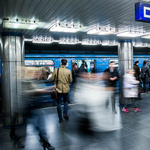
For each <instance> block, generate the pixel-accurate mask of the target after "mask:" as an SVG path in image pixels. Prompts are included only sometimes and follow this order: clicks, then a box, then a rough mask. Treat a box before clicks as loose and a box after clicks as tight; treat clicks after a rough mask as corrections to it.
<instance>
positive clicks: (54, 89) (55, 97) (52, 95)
mask: <svg viewBox="0 0 150 150" xmlns="http://www.w3.org/2000/svg"><path fill="white" fill-rule="evenodd" d="M58 74H59V68H58V69H57V78H56V88H55V86H54V87H53V88H52V90H51V92H50V95H51V98H52V99H55V100H57V99H58V92H57V88H58Z"/></svg>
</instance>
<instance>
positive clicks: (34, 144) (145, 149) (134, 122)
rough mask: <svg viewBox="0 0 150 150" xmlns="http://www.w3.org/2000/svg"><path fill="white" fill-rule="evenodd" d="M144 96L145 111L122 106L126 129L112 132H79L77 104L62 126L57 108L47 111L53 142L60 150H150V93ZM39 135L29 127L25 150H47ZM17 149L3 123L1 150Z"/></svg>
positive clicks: (70, 109)
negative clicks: (132, 110)
mask: <svg viewBox="0 0 150 150" xmlns="http://www.w3.org/2000/svg"><path fill="white" fill-rule="evenodd" d="M142 97H143V98H144V99H143V100H141V101H139V102H140V108H141V109H142V112H138V113H135V112H130V113H128V114H125V113H122V112H121V110H120V109H119V107H118V110H117V112H118V113H117V115H118V117H119V118H121V121H122V124H123V128H122V129H120V130H116V131H111V132H101V133H94V134H91V133H90V134H89V133H86V134H85V133H84V132H79V130H78V122H76V115H75V109H74V108H75V107H76V105H70V106H69V117H70V119H69V120H68V121H66V120H64V121H63V123H61V124H59V122H58V117H57V112H56V108H55V107H54V108H46V109H43V110H44V111H45V113H46V116H45V117H46V118H47V119H46V129H47V133H48V135H49V140H50V143H51V144H52V145H53V146H54V147H55V148H56V150H149V149H150V113H149V111H150V99H149V97H150V94H143V95H142ZM117 105H118V104H117ZM22 128H24V127H22ZM20 130H21V129H20ZM18 132H19V131H18ZM37 134H38V133H36V132H35V131H34V128H33V126H32V125H31V124H28V125H27V136H26V139H25V145H26V147H25V148H24V150H42V149H43V148H42V146H41V144H40V142H39V137H38V135H37ZM17 149H19V148H18V147H14V146H13V142H12V141H11V139H10V138H9V129H4V128H3V127H2V120H0V150H17Z"/></svg>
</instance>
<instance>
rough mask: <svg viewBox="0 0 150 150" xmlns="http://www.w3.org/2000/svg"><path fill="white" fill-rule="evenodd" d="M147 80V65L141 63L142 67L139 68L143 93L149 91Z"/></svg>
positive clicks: (148, 71) (144, 62) (148, 72)
mask: <svg viewBox="0 0 150 150" xmlns="http://www.w3.org/2000/svg"><path fill="white" fill-rule="evenodd" d="M149 78H150V70H149V67H148V65H147V61H145V60H144V61H143V66H142V67H141V79H142V81H143V88H144V92H148V91H149Z"/></svg>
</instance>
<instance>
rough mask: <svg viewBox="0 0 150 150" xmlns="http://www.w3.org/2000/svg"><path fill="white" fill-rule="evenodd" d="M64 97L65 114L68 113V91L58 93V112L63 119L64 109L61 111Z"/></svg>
mask: <svg viewBox="0 0 150 150" xmlns="http://www.w3.org/2000/svg"><path fill="white" fill-rule="evenodd" d="M62 98H63V101H64V111H63V114H64V115H67V111H68V93H58V100H57V113H58V117H59V119H62V111H61V102H62Z"/></svg>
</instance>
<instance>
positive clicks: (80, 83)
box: [10, 59, 150, 150]
mask: <svg viewBox="0 0 150 150" xmlns="http://www.w3.org/2000/svg"><path fill="white" fill-rule="evenodd" d="M138 63H139V62H138V61H135V64H134V69H130V68H129V69H127V70H126V73H125V75H124V76H123V94H124V105H123V108H122V111H123V112H125V113H128V112H129V111H134V112H140V111H141V109H140V108H139V100H140V99H142V98H141V95H140V93H141V83H143V89H144V92H148V91H149V89H148V88H149V85H148V84H149V78H150V70H149V67H148V65H147V62H146V61H144V62H143V66H142V68H141V70H140V68H139V66H138ZM66 64H67V60H66V59H62V60H61V65H60V67H59V68H56V69H55V70H54V72H53V73H52V72H51V71H50V69H49V67H47V66H46V67H41V68H35V67H22V68H21V71H20V73H19V74H18V76H19V82H20V84H21V85H22V88H21V89H20V90H19V91H20V92H18V96H19V97H20V98H19V101H15V102H14V103H15V105H13V106H14V107H15V106H17V108H14V110H16V112H15V113H14V115H13V119H12V128H11V131H10V137H11V138H12V139H13V140H14V141H15V143H17V145H18V147H20V148H24V146H25V145H24V144H23V143H22V142H21V140H20V137H19V135H16V128H15V122H16V117H17V115H18V113H22V114H24V115H25V117H26V118H28V119H29V118H33V120H34V121H31V123H32V124H33V125H34V127H35V129H36V130H37V131H38V132H39V137H40V139H41V143H42V145H43V147H44V149H48V150H54V149H55V148H54V147H53V146H52V145H51V144H50V142H49V139H48V137H47V132H46V129H45V126H44V119H43V118H44V113H43V111H42V110H40V109H38V108H39V105H40V96H41V95H43V94H46V93H50V92H51V91H52V89H55V90H56V91H57V113H58V118H59V123H62V122H63V119H65V120H68V119H69V116H68V102H69V92H70V85H69V83H70V82H72V96H73V98H74V103H75V104H76V107H75V112H76V115H77V116H78V122H79V125H80V126H81V127H82V128H84V129H86V130H91V131H94V132H95V131H96V132H102V131H103V132H106V131H113V130H118V129H120V128H122V123H121V122H120V120H119V119H118V118H117V117H116V115H117V113H118V112H117V111H118V109H119V107H117V108H116V106H117V105H116V103H117V102H116V83H117V81H118V80H119V74H118V68H116V67H115V62H113V61H111V62H110V63H109V67H108V68H107V69H106V70H105V71H104V72H103V73H96V70H95V66H93V68H92V70H91V72H90V73H89V72H88V71H87V67H88V66H87V63H86V62H85V61H84V60H83V61H82V64H81V66H80V67H78V66H77V63H74V64H73V66H72V73H71V71H70V70H69V69H67V67H66ZM47 79H48V80H51V81H52V82H54V86H53V87H52V86H46V85H42V86H41V85H40V84H41V82H40V83H39V82H37V80H47ZM62 100H63V102H64V108H63V112H62V107H61V104H62ZM117 104H118V103H117ZM29 120H30V119H29Z"/></svg>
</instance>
